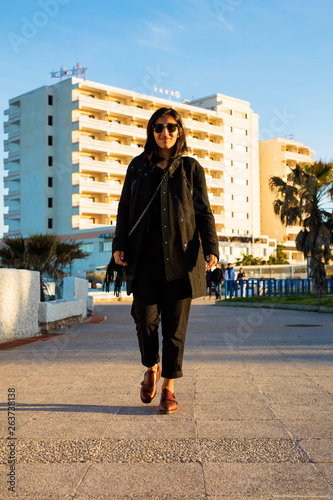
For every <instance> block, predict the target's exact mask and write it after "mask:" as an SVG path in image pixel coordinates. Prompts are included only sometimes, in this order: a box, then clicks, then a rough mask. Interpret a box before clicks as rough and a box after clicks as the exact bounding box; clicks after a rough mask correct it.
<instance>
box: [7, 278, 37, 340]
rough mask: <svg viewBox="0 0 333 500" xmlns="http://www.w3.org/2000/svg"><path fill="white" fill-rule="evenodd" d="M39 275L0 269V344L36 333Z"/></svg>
mask: <svg viewBox="0 0 333 500" xmlns="http://www.w3.org/2000/svg"><path fill="white" fill-rule="evenodd" d="M39 300H40V281H39V273H38V272H34V271H25V270H18V269H0V341H2V342H3V341H6V340H12V339H14V338H15V339H19V338H25V337H33V336H34V335H37V334H38V333H39V326H38V304H39Z"/></svg>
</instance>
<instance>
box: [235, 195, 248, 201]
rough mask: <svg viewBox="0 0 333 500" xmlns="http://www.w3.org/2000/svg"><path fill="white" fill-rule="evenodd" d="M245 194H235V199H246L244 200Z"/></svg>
mask: <svg viewBox="0 0 333 500" xmlns="http://www.w3.org/2000/svg"><path fill="white" fill-rule="evenodd" d="M246 198H247V196H243V195H242V194H236V197H235V199H236V201H247V200H246Z"/></svg>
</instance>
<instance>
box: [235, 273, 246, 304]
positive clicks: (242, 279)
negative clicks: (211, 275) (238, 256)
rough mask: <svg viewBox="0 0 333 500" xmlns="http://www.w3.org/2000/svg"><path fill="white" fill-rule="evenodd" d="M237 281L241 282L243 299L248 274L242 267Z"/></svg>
mask: <svg viewBox="0 0 333 500" xmlns="http://www.w3.org/2000/svg"><path fill="white" fill-rule="evenodd" d="M237 279H238V280H239V286H240V291H241V297H243V293H244V285H245V281H246V280H247V276H246V272H245V271H244V269H243V268H242V267H241V268H240V269H239V272H238V274H237Z"/></svg>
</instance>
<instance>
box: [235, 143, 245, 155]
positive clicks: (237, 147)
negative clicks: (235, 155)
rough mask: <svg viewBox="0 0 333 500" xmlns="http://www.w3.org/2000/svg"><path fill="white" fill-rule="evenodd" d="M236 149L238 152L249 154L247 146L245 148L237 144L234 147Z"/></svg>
mask: <svg viewBox="0 0 333 500" xmlns="http://www.w3.org/2000/svg"><path fill="white" fill-rule="evenodd" d="M234 149H235V150H236V151H241V152H242V153H246V152H247V146H243V145H241V144H235V145H234Z"/></svg>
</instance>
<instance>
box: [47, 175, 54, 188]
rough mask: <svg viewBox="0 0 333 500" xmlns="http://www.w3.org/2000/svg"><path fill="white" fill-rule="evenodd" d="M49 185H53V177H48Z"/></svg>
mask: <svg viewBox="0 0 333 500" xmlns="http://www.w3.org/2000/svg"><path fill="white" fill-rule="evenodd" d="M47 185H48V187H49V188H51V187H53V177H48V178H47Z"/></svg>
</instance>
